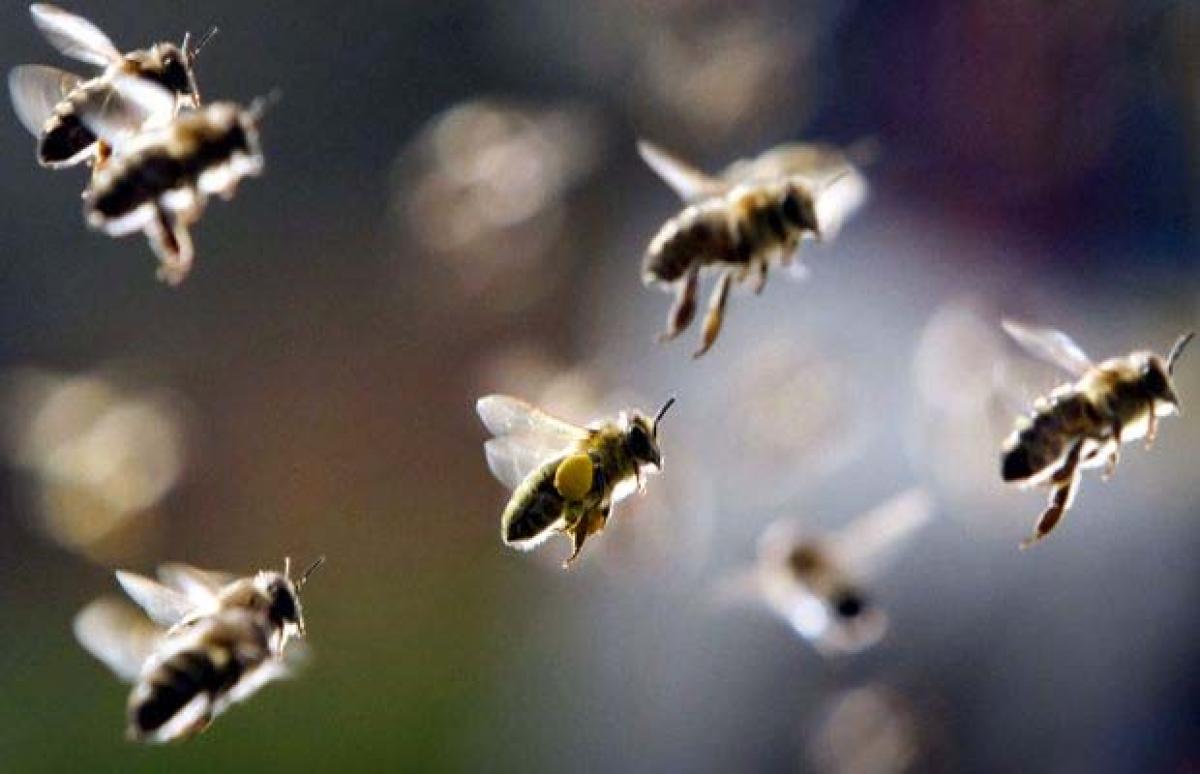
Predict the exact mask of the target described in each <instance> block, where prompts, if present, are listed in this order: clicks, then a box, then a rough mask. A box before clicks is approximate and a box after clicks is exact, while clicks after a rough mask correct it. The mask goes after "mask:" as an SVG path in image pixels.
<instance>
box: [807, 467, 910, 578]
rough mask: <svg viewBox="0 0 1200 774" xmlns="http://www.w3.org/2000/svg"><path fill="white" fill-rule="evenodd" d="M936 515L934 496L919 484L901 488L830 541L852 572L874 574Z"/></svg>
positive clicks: (834, 551)
mask: <svg viewBox="0 0 1200 774" xmlns="http://www.w3.org/2000/svg"><path fill="white" fill-rule="evenodd" d="M932 515H933V498H932V497H930V496H929V493H928V492H926V491H925V490H924V489H921V488H919V487H914V488H912V489H909V490H906V491H904V492H901V493H900V494H898V495H896V496H895V497H893V498H891V499H890V500H887V501H886V502H884V503H883V504H882V505H879V506H877V507H875V508H873V509H872V510H870V511H868V512H867V513H865V514H863V515H862V516H860V517H858V518H857V519H855V520H854V521H853V522H851V523H850V524H849V525H847V526H846V527H844V528H843V529H842V530H841V531H839V532H838V533H837V534H836V535H835V536H834V537H833V538H832V539H831V541H830V547H831V549H832V550H833V553H834V555H835V556H836V557H838V559H839V560H840V561H841V562H844V563H845V565H846V567H847V569H849V570H850V571H851V572H852V573H854V574H856V575H858V574H861V575H863V576H864V577H870V576H872V575H876V574H878V573H879V572H880V571H881V570H883V569H884V568H885V566H886V564H887V563H888V561H889V560H891V559H892V557H894V556H895V555H896V554H897V553H899V551H900V549H902V548H903V547H904V546H905V545H906V544H907V543H908V541H909V540H910V539H911V538H912V537H913V535H915V534H916V533H917V531H918V530H919V529H920V528H921V527H922V526H924V525H925V524H926V523H927V522H928V521H929V519H930V517H931V516H932Z"/></svg>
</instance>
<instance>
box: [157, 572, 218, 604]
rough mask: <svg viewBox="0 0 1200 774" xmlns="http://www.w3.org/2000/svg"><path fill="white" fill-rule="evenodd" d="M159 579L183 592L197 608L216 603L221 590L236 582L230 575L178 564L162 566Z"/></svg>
mask: <svg viewBox="0 0 1200 774" xmlns="http://www.w3.org/2000/svg"><path fill="white" fill-rule="evenodd" d="M158 579H159V580H161V581H162V582H163V583H164V584H166V585H167V586H169V587H171V588H172V589H175V590H176V591H179V592H181V593H182V594H183V595H184V596H185V597H187V598H188V599H189V600H190V601H191V602H192V604H193V605H195V606H197V607H201V606H204V605H207V604H211V603H214V602H216V600H217V594H218V593H220V591H221V589H222V588H224V587H225V586H227V585H229V584H230V583H232V582H233V581H234V580H236V578H235V576H233V575H231V574H229V573H224V572H213V571H211V570H201V569H198V568H196V567H192V566H191V565H188V564H182V563H177V562H170V563H167V564H164V565H160V566H159V568H158Z"/></svg>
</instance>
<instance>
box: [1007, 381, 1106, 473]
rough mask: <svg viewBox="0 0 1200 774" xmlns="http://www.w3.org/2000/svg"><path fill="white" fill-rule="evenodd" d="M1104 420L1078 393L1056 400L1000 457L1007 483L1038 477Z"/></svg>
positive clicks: (1029, 422) (1034, 416) (1041, 411)
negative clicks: (1073, 443)
mask: <svg viewBox="0 0 1200 774" xmlns="http://www.w3.org/2000/svg"><path fill="white" fill-rule="evenodd" d="M1100 421H1101V418H1100V417H1099V415H1098V412H1097V411H1096V409H1095V408H1094V407H1093V406H1092V405H1091V404H1090V403H1089V402H1088V401H1087V400H1086V398H1084V397H1083V396H1082V395H1079V394H1075V393H1072V394H1068V395H1063V396H1061V397H1058V398H1055V399H1053V400H1052V401H1051V402H1050V403H1049V404H1048V405H1045V406H1044V407H1043V408H1041V409H1040V410H1038V411H1037V412H1036V413H1034V415H1033V416H1032V417H1031V418H1030V420H1029V421H1028V423H1027V424H1026V425H1025V427H1023V428H1021V429H1020V430H1018V431H1017V433H1016V435H1015V436H1014V437H1013V438H1012V439H1011V440H1010V441H1009V443H1008V444H1007V445H1006V448H1005V449H1004V453H1003V455H1002V456H1001V462H1000V474H1001V477H1002V478H1003V479H1004V480H1005V481H1022V480H1024V479H1027V478H1031V477H1033V476H1036V475H1037V474H1038V473H1041V472H1043V471H1045V470H1047V469H1048V468H1050V467H1051V466H1053V465H1054V464H1055V463H1056V462H1058V460H1059V459H1061V458H1062V455H1063V452H1064V451H1066V448H1067V446H1068V444H1069V443H1071V442H1072V441H1074V440H1075V439H1076V438H1077V437H1079V436H1080V435H1083V434H1085V432H1086V428H1087V427H1089V426H1095V425H1096V424H1098V423H1099V422H1100Z"/></svg>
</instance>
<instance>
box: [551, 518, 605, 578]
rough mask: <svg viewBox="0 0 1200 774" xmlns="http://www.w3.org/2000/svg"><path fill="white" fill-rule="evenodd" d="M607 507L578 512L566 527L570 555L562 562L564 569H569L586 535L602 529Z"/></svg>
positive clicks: (581, 547) (585, 540) (585, 539)
mask: <svg viewBox="0 0 1200 774" xmlns="http://www.w3.org/2000/svg"><path fill="white" fill-rule="evenodd" d="M609 508H611V506H607V507H605V508H600V509H597V510H594V511H590V512H588V513H583V514H580V515H579V517H578V518H577V519H576V520H575V522H574V523H573V524H571V525H570V526H569V527H568V528H567V530H566V532H567V534H568V535H570V536H571V555H570V556H568V557H567V558H566V560H565V561H563V563H562V566H563V569H564V570H566V569H569V568H570V567H571V563H572V562H574V561H575V559H576V558H577V557H578V556H579V552H580V551H581V550H582V549H583V544H584V543H585V542H587V539H588V536H590V535H594V534H596V533H597V532H600V531H602V530H603V529H604V525H605V523H607V521H608V512H609Z"/></svg>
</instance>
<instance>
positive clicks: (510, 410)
mask: <svg viewBox="0 0 1200 774" xmlns="http://www.w3.org/2000/svg"><path fill="white" fill-rule="evenodd" d="M674 403H675V399H674V398H671V399H670V400H668V401H667V402H666V403H665V404H663V407H662V408H661V409H659V411H658V414H657V415H656V416H655V417H654V419H653V420H650V419H647V418H646V417H644V416H642V415H641V414H639V413H637V412H633V413H632V414H626V413H625V412H622V413H621V414H620V416H619V417H618V418H617V420H616V421H611V420H605V421H601V422H596V423H593V424H591V425H589V426H588V427H579V426H577V425H574V424H572V423H570V422H567V421H564V420H562V419H557V418H555V417H552V416H550V415H549V414H546V413H545V412H543V411H541V410H539V409H536V408H534V407H533V406H531V405H529V404H528V403H526V402H524V401H522V400H518V399H517V398H511V397H507V396H504V395H489V396H487V397H485V398H480V399H479V401H478V402H477V403H476V404H475V408H476V410H477V411H478V412H479V417H480V418H481V419H482V420H483V424H484V425H485V426H486V427H487V429H488V431H489V432H491V434H492V435H494V436H495V438H493V439H491V440H490V441H488V442H487V443H486V444H485V445H484V450H485V451H486V453H487V461H488V468H489V469H491V471H492V473H493V474H494V475H495V476H496V478H497V479H499V480H500V482H501V483H502V484H504V485H505V486H507V487H509V488H510V489H512V490H513V493H512V497H511V498H510V499H509V501H508V505H507V506H505V508H504V515H503V516H502V517H501V521H500V526H501V529H500V536H501V539H503V541H504V543H505V545H509V546H512V547H514V548H519V549H522V550H528V549H531V548H534V547H535V546H538V545H540V544H541V543H542V542H544V541H545V540H546V539H547V538H549V537H550V536H551V535H552V534H554V533H555V532H561V533H563V534H565V535H567V536H569V537H570V538H571V542H572V546H573V550H572V552H571V555H570V556H569V557H568V558H567V560H566V561H564V562H563V568H564V569H566V568H567V567H568V566H569V565H570V564H571V562H572V561H574V560H575V558H576V557H577V556H579V551H580V549H582V548H583V544H584V541H586V540H587V538H588V537H589V536H590V535H594V534H596V533H597V532H600V531H601V530H603V529H604V526H605V524H606V523H607V521H608V517H609V515H611V513H612V507H613V504H614V503H616V502H618V501H620V500H622V499H624V498H625V497H627V496H628V495H629V494H631V493H632V492H633V491H634V490H635V489H636V490H637V491H642V490H643V489H644V488H645V478H644V476H645V473H646V471H647V470H648V469H652V470H653V471H654V472H661V470H662V462H663V461H662V453H661V451H660V450H659V446H658V424H659V422H660V421H661V420H662V418H663V416H664V415H665V414H666V413H667V411H668V410H669V409H670V408H671V406H672V405H673V404H674Z"/></svg>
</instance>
